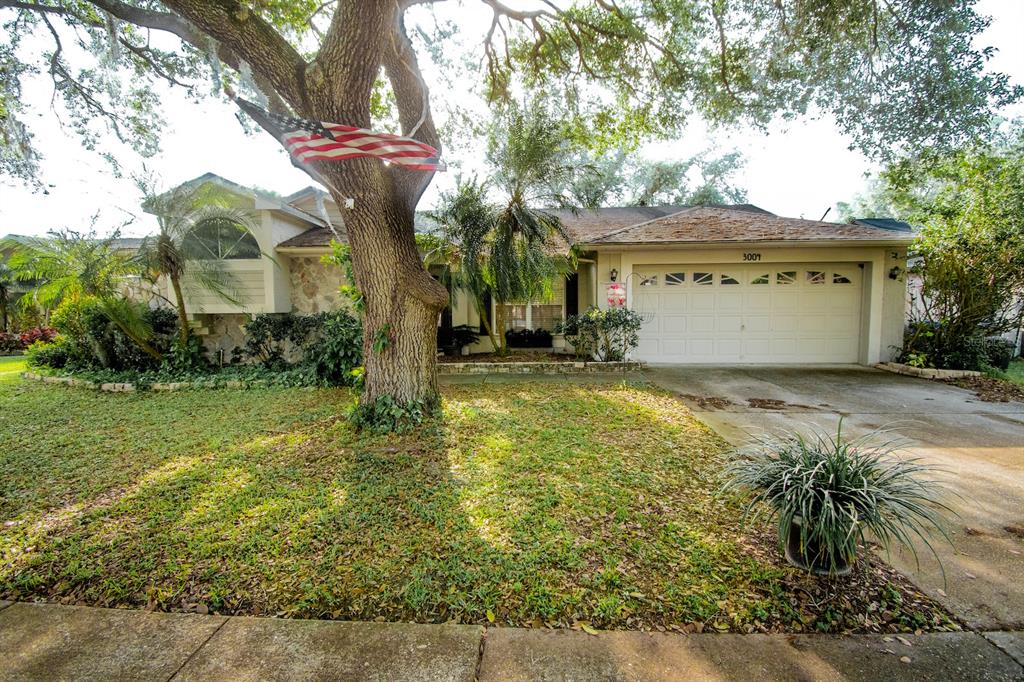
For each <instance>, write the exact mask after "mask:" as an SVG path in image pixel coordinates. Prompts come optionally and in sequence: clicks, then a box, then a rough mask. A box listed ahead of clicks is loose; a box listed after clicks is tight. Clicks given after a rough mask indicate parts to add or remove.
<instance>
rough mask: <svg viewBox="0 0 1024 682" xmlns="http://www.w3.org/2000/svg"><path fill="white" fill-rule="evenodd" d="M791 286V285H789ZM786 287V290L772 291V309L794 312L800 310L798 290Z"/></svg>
mask: <svg viewBox="0 0 1024 682" xmlns="http://www.w3.org/2000/svg"><path fill="white" fill-rule="evenodd" d="M790 286H792V285H790ZM794 289H795V287H794V288H793V289H790V288H787V290H786V291H774V292H772V295H771V307H772V311H773V312H775V311H778V312H794V311H797V310H800V292H799V291H795V290H794Z"/></svg>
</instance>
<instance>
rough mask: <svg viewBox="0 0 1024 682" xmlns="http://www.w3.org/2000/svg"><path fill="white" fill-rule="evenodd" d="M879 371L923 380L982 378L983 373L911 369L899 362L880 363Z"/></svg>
mask: <svg viewBox="0 0 1024 682" xmlns="http://www.w3.org/2000/svg"><path fill="white" fill-rule="evenodd" d="M875 367H876V368H877V369H881V370H884V371H886V372H892V373H894V374H906V375H907V376H911V377H920V378H922V379H963V378H965V377H980V376H981V372H975V371H972V370H969V369H932V368H930V367H911V366H910V365H904V364H902V363H899V362H880V363H878V364H877V365H875Z"/></svg>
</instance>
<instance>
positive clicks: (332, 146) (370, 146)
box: [237, 99, 446, 171]
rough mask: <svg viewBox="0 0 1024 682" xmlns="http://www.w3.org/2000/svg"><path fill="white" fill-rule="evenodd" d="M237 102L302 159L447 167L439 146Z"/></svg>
mask: <svg viewBox="0 0 1024 682" xmlns="http://www.w3.org/2000/svg"><path fill="white" fill-rule="evenodd" d="M237 103H238V106H240V107H241V108H242V110H243V111H245V112H246V113H247V114H249V115H250V116H252V117H253V118H254V119H255V120H256V121H258V122H260V123H261V124H262V125H264V126H265V127H271V128H272V129H273V130H274V133H275V134H276V135H277V137H278V138H279V139H280V140H281V143H282V144H284V146H285V148H286V149H287V150H288V152H289V153H290V154H291V155H292V156H294V157H295V158H296V159H298V160H299V161H342V160H344V159H353V158H360V157H372V158H378V159H381V160H382V161H384V162H385V163H393V164H395V165H398V166H401V167H402V168H406V169H409V170H423V171H443V170H445V168H446V167H445V163H444V162H443V161H441V160H440V152H439V151H438V150H437V149H436V148H434V147H431V146H430V145H428V144H426V143H423V142H419V141H418V140H414V139H412V138H409V137H402V136H401V135H392V134H390V133H376V132H373V131H372V130H366V129H365V128H355V127H353V126H347V125H342V124H340V123H318V122H316V121H309V120H306V119H301V118H294V117H290V116H278V115H277V114H272V113H270V112H268V111H266V110H264V109H262V108H261V107H258V106H256V105H255V104H253V103H251V102H247V101H245V100H243V99H238V100H237ZM268 123H269V124H270V126H267V124H268Z"/></svg>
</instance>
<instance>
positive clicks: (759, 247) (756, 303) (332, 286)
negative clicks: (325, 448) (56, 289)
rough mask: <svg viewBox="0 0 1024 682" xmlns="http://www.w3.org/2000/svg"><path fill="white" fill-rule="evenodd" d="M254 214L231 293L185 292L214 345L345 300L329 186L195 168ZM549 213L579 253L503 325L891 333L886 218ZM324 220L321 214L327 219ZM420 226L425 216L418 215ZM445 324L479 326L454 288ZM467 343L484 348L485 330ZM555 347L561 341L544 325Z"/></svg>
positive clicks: (818, 355)
mask: <svg viewBox="0 0 1024 682" xmlns="http://www.w3.org/2000/svg"><path fill="white" fill-rule="evenodd" d="M193 182H215V183H218V184H221V185H222V186H224V187H226V188H228V189H231V190H232V191H235V192H237V193H238V194H239V196H240V200H244V201H245V202H248V206H249V207H250V208H251V210H252V211H254V213H255V214H256V215H257V218H258V219H257V229H256V230H255V231H254V233H253V239H254V240H255V242H256V244H257V245H258V247H259V249H258V251H259V253H258V254H257V256H256V257H252V254H253V253H254V252H253V250H252V249H242V250H241V253H242V254H243V255H248V257H244V258H236V257H233V254H232V253H228V254H226V260H228V261H230V262H229V264H228V267H229V268H230V269H231V270H232V271H233V272H235V273H236V275H237V277H238V280H239V282H240V286H239V289H240V290H241V292H242V294H243V296H242V298H241V300H240V301H239V303H238V304H237V305H235V304H227V303H224V302H223V301H220V300H217V299H216V297H213V296H211V297H199V298H198V299H197V300H193V301H190V302H189V303H190V304H191V305H190V308H191V309H192V310H193V311H194V312H195V315H196V318H197V322H198V323H199V326H200V328H201V329H202V330H203V332H204V333H206V334H207V335H208V345H209V346H212V347H213V348H214V349H217V348H229V347H231V346H233V345H235V344H237V343H238V342H240V341H241V327H242V326H243V325H244V322H245V320H247V319H248V316H249V315H250V314H253V313H264V312H265V313H284V312H299V313H313V312H319V311H324V310H333V309H336V308H338V307H339V306H343V305H345V299H344V297H343V296H342V295H341V294H339V292H338V287H339V285H341V284H342V283H343V282H342V279H343V276H342V273H341V271H340V270H339V269H338V268H336V267H334V266H330V265H325V264H323V263H321V257H322V256H323V255H324V254H327V253H329V252H330V242H331V240H332V239H342V240H344V238H345V234H344V226H343V225H344V223H343V220H342V215H341V214H340V212H339V211H338V208H337V207H336V206H335V205H334V203H333V201H331V199H330V197H329V196H326V195H324V194H323V193H322V192H320V191H318V190H315V189H313V188H307V189H305V190H302V191H300V192H297V193H295V194H292V195H290V196H287V197H276V196H271V195H269V194H264V193H261V192H258V191H253V190H249V189H246V188H243V187H240V186H238V185H234V184H233V183H230V182H228V181H226V180H224V179H222V178H219V177H217V176H214V175H211V174H208V175H205V176H201V177H200V178H197V179H196V180H194V181H193ZM561 217H562V220H563V223H564V224H565V226H566V227H567V229H568V231H569V233H570V234H571V235H572V236H573V238H574V240H575V241H576V243H577V247H578V249H579V252H580V254H581V257H580V259H579V265H578V268H577V271H576V272H575V273H573V274H571V275H569V276H568V277H567V278H566V279H565V281H564V282H558V283H557V284H556V286H555V287H554V296H553V298H552V300H549V301H533V302H528V303H527V302H524V303H523V304H521V305H515V306H510V310H509V311H508V313H509V314H508V315H507V316H506V318H507V319H508V324H509V326H510V327H511V328H530V329H536V328H544V329H547V330H552V331H553V330H554V327H555V325H556V324H557V323H558V322H559V321H561V320H562V319H564V318H565V316H566V315H569V314H573V313H576V312H582V311H584V310H586V309H587V308H588V307H590V306H593V305H597V306H600V307H606V306H608V305H609V294H611V299H612V300H615V299H616V298H617V297H618V296H619V294H621V293H624V295H625V305H626V306H627V307H630V308H633V309H635V310H637V311H639V312H640V313H642V314H643V315H644V318H645V322H644V326H643V329H642V331H641V333H640V345H639V347H638V348H637V349H636V351H635V352H634V354H633V357H634V359H638V360H643V361H647V362H650V363H751V364H754V363H756V364H771V363H778V364H794V363H799V364H802V363H812V364H813V363H861V364H872V363H875V362H879V361H881V360H888V359H889V357H890V356H891V353H892V348H893V347H895V346H898V345H899V344H900V342H901V339H902V332H903V326H904V321H905V315H906V312H905V311H906V283H905V281H904V280H905V278H904V273H905V268H906V263H907V247H908V245H909V244H910V242H911V240H912V236H913V235H912V233H910V232H909V231H907V230H905V229H901V228H899V227H898V226H897V227H892V228H889V227H884V226H881V227H880V226H877V225H870V224H837V223H828V222H822V221H815V220H803V219H795V218H784V217H780V216H776V215H773V214H771V213H769V212H767V211H764V210H762V209H760V208H757V207H755V206H750V205H738V206H722V207H687V206H658V207H630V208H604V209H599V210H596V211H584V212H583V213H581V214H579V215H573V214H571V213H569V212H564V213H562V215H561ZM328 221H329V223H330V224H328ZM423 227H424V228H426V227H427V226H426V225H424V226H423ZM443 319H444V322H445V323H446V324H449V323H450V324H452V325H454V326H458V325H472V326H479V325H480V319H479V316H478V314H477V312H476V308H475V306H473V305H471V303H470V301H469V300H468V299H467V297H466V295H465V294H461V293H460V292H454V294H453V305H452V309H451V311H450V321H449V315H445V316H443ZM481 339H482V341H481V342H480V343H478V344H476V345H474V346H472V347H471V348H470V349H469V350H470V351H471V352H477V351H487V350H489V342H488V341H487V340H486V336H485V335H484V336H482V337H481ZM555 345H556V347H559V346H560V345H561V344H560V343H559V340H558V339H557V338H556V341H555Z"/></svg>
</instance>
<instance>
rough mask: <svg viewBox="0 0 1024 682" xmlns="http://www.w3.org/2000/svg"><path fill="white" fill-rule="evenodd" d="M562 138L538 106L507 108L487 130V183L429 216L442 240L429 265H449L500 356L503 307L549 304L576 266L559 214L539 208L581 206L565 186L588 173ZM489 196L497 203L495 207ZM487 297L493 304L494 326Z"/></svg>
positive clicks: (462, 187) (463, 191)
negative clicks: (556, 288) (489, 172)
mask: <svg viewBox="0 0 1024 682" xmlns="http://www.w3.org/2000/svg"><path fill="white" fill-rule="evenodd" d="M567 140H568V134H567V132H566V131H565V129H564V127H563V126H562V125H561V124H559V123H558V122H556V121H555V120H554V119H553V118H552V117H551V114H550V112H548V111H547V110H546V109H544V107H543V106H540V105H539V104H534V105H532V106H530V107H529V108H520V107H518V106H515V105H513V106H511V107H510V109H509V110H508V111H507V112H506V113H505V115H504V116H503V117H502V118H501V120H500V123H498V124H496V126H495V127H494V129H492V130H491V132H490V143H489V150H488V160H489V162H490V165H491V166H492V169H493V175H492V177H491V178H490V180H489V181H484V182H478V181H477V180H476V179H472V180H467V181H463V180H461V179H460V180H459V182H458V185H457V187H456V190H455V192H453V193H451V194H445V195H443V196H442V198H441V206H440V207H439V208H438V210H437V211H435V212H434V213H433V214H432V217H433V218H434V220H435V221H436V222H437V223H438V224H439V225H440V226H441V232H442V235H441V236H442V239H441V244H440V245H439V248H435V249H434V250H433V251H432V252H431V253H429V254H428V261H427V262H428V263H429V264H440V265H444V266H446V267H447V268H448V271H449V272H450V273H451V277H452V280H453V282H454V283H455V284H456V285H457V286H459V287H460V288H464V289H465V290H466V291H467V292H469V295H470V296H472V297H474V299H475V301H476V306H477V309H478V312H480V317H481V320H482V321H483V323H484V326H485V328H486V329H487V333H488V336H489V337H490V339H491V343H492V344H493V346H494V349H495V351H496V352H497V353H499V354H503V353H505V352H506V350H507V343H506V340H505V331H506V329H505V327H506V326H507V324H506V323H507V321H508V320H507V319H506V318H507V309H506V304H510V303H521V302H524V301H531V300H532V301H545V300H548V299H550V298H551V293H552V283H553V282H554V281H555V280H556V279H557V278H559V277H562V276H564V275H566V274H567V273H568V272H569V271H570V270H571V269H572V266H573V264H574V263H573V258H574V255H573V254H572V253H569V254H568V255H563V254H565V253H566V252H567V251H569V245H571V244H572V242H573V240H572V236H571V235H570V234H569V233H568V232H567V231H566V229H565V226H564V225H563V224H562V221H561V218H560V217H559V216H558V215H557V214H555V213H552V212H551V211H549V210H545V209H544V208H541V207H545V206H547V207H557V208H560V209H568V210H571V211H577V210H578V209H579V207H578V206H577V204H576V202H575V199H574V198H573V196H572V193H571V192H570V191H568V190H567V189H566V188H567V187H570V186H572V184H573V183H574V182H576V181H577V180H578V178H580V177H581V176H583V175H586V174H587V173H590V172H592V169H590V168H585V167H584V168H581V167H579V166H578V165H576V164H574V163H573V159H572V152H573V151H574V148H573V145H572V144H571V143H570V142H569V141H567ZM492 194H496V195H497V196H498V197H500V201H499V202H497V203H495V202H492V201H491V199H490V197H491V195H492ZM488 295H489V296H490V297H491V298H492V299H493V301H494V303H496V304H497V305H496V307H495V319H494V324H493V327H492V325H491V322H490V317H491V316H490V311H489V310H488V309H487V308H488V304H487V303H486V298H485V297H486V296H488Z"/></svg>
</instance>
